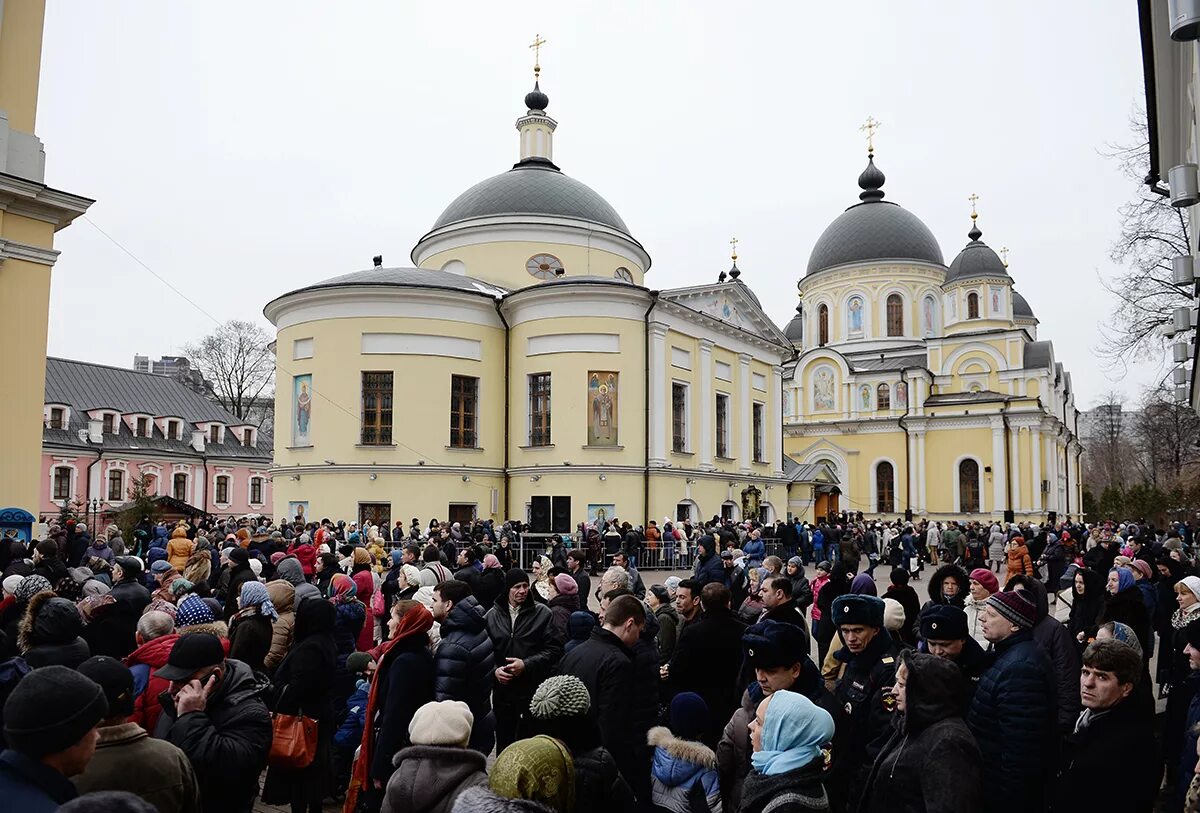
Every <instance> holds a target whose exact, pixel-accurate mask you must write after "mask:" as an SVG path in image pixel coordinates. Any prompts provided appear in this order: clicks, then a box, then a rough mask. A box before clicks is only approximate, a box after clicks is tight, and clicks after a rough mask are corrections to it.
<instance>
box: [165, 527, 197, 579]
mask: <svg viewBox="0 0 1200 813" xmlns="http://www.w3.org/2000/svg"><path fill="white" fill-rule="evenodd" d="M195 549H196V543H195V542H193V541H192V540H190V539H188V538H187V531H186V530H184V529H183V528H176V529H175V530H174V531H172V532H171V539H170V541H168V542H167V561H168V562H170V564H171V567H173V568H175V569H176V570H178V571H179V572H180V573H182V572H183V568H184V567H185V566H186V565H187V560H188V559H189V558H190V557H191V555H192V551H194V550H195Z"/></svg>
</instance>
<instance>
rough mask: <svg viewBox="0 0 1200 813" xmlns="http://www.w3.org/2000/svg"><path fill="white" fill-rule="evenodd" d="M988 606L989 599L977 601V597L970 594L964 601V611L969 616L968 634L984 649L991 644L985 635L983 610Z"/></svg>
mask: <svg viewBox="0 0 1200 813" xmlns="http://www.w3.org/2000/svg"><path fill="white" fill-rule="evenodd" d="M986 605H987V599H984V600H983V601H976V600H975V597H974V596H972V595H970V594H968V595H967V598H966V600H965V601H963V611H964V612H965V613H966V614H967V632H969V633H970V634H971V637H972V638H974V639H975V642H976V643H978V644H979V645H980V646H983V647H986V646H988V645H989V644H990V643H991V642H990V641H988V639H987V638H986V637H985V636H984V634H983V608H984V607H985V606H986Z"/></svg>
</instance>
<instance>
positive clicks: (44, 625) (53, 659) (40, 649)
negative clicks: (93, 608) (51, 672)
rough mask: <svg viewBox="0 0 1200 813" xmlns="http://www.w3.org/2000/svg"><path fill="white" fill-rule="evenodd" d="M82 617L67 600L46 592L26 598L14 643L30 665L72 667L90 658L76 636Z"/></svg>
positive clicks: (80, 628) (79, 638)
mask: <svg viewBox="0 0 1200 813" xmlns="http://www.w3.org/2000/svg"><path fill="white" fill-rule="evenodd" d="M82 632H83V617H82V616H81V615H80V614H79V609H78V608H77V607H76V606H75V604H74V603H73V602H71V601H68V600H67V599H65V598H59V597H57V596H55V595H54V594H53V593H51V592H49V591H46V592H42V593H38V594H37V595H36V596H34V597H33V598H31V599H30V600H29V605H28V606H27V607H26V608H25V615H24V616H23V617H22V618H21V623H20V625H19V633H18V635H17V646H18V648H19V649H20V651H21V657H23V658H24V659H25V661H26V663H28V664H29V665H30V666H31V667H33V668H34V669H37V668H38V667H40V666H56V665H57V666H67V667H70V668H71V669H75V668H77V667H78V666H79V664H81V663H83V662H84V661H86V660H87V659H88V658H90V657H91V651H90V650H89V649H88V645H87V642H86V641H85V640H83V638H82V637H80V633H82Z"/></svg>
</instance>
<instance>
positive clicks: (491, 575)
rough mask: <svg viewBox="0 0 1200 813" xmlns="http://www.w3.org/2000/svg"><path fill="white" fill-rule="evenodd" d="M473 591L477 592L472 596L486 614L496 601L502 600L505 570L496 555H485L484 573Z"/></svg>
mask: <svg viewBox="0 0 1200 813" xmlns="http://www.w3.org/2000/svg"><path fill="white" fill-rule="evenodd" d="M472 589H473V590H474V591H475V592H473V593H472V595H473V596H475V600H476V601H478V602H479V606H480V607H482V608H483V611H484V612H485V613H486V612H487V610H488V608H489V607H491V606H492V605H493V604H495V603H496V599H498V598H500V595H501V594H502V593H503V592H504V568H503V567H502V566H501V565H500V560H499V559H497V558H496V557H495V555H493V554H491V553H488V554H484V557H483V572H482V573H480V574H479V581H478V583H477V584H476V585H475V587H474V588H472Z"/></svg>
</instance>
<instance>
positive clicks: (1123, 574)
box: [1108, 567, 1134, 593]
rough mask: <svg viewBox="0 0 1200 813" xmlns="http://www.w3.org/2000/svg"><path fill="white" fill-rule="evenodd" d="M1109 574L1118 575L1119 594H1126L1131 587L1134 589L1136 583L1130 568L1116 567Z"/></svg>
mask: <svg viewBox="0 0 1200 813" xmlns="http://www.w3.org/2000/svg"><path fill="white" fill-rule="evenodd" d="M1108 572H1109V575H1111V574H1113V573H1116V574H1117V592H1118V593H1124V592H1125V591H1126V590H1128V589H1129V588H1130V587H1133V582H1134V578H1133V571H1132V570H1130V569H1129V568H1127V567H1114V568H1113V569H1112V570H1110V571H1108Z"/></svg>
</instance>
